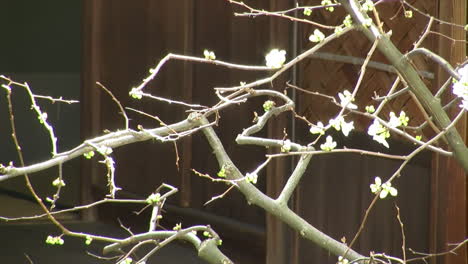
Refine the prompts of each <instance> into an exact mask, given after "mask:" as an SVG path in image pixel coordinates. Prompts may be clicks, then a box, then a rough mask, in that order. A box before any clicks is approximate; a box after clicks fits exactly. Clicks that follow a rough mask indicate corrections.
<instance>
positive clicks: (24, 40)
mask: <svg viewBox="0 0 468 264" xmlns="http://www.w3.org/2000/svg"><path fill="white" fill-rule="evenodd" d="M0 6H1V7H0V28H1V34H0V72H78V71H80V34H81V32H80V19H81V17H80V16H81V1H79V0H67V1H63V0H41V1H30V0H9V1H5V0H3V1H0Z"/></svg>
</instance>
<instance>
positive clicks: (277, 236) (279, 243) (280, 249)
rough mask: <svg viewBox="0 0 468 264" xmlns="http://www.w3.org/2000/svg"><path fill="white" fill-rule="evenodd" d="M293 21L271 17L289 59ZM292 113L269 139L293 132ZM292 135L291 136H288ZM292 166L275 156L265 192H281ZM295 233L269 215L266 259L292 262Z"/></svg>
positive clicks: (274, 44)
mask: <svg viewBox="0 0 468 264" xmlns="http://www.w3.org/2000/svg"><path fill="white" fill-rule="evenodd" d="M293 2H294V1H277V0H270V1H269V6H268V8H269V10H286V9H288V8H289V7H290V6H293V5H294V3H293ZM291 25H292V24H291V22H290V21H286V20H284V19H277V18H270V27H269V32H270V37H269V41H270V45H271V48H279V49H284V50H286V51H287V59H288V60H289V59H291V57H290V56H291V55H290V54H291V53H290V51H291V47H290V44H291V40H290V38H291V37H292V36H293V35H292V32H291V29H292V28H291ZM287 78H289V77H288V75H283V76H282V77H280V78H279V79H277V80H275V81H274V83H273V84H277V85H276V86H274V89H277V90H279V91H282V90H283V89H284V86H283V84H282V83H281V82H283V83H284V82H285V81H286V80H287ZM289 118H291V116H290V113H287V114H282V115H280V116H278V117H276V118H275V119H274V120H272V121H270V122H269V124H268V137H269V138H277V139H278V138H283V137H284V136H285V135H284V129H286V131H287V133H288V134H290V133H291V123H290V119H289ZM291 137H293V136H292V135H288V138H291ZM291 171H292V170H291V166H290V160H289V159H276V160H273V161H272V162H270V165H268V167H267V175H268V181H267V190H266V193H267V195H268V196H270V197H272V198H276V197H277V196H278V195H279V193H280V191H281V190H282V189H283V186H284V185H285V183H286V181H287V176H288V175H289V174H290V173H291ZM293 199H294V198H293ZM293 238H294V236H293V233H292V232H291V231H290V229H287V227H286V225H285V224H284V223H282V222H281V221H280V220H278V219H276V218H275V217H273V216H271V215H269V214H267V215H266V262H265V263H269V264H270V263H271V264H283V263H292V262H291V261H292V259H291V258H292V253H293V245H292V244H291V243H292V242H293V241H294V240H293Z"/></svg>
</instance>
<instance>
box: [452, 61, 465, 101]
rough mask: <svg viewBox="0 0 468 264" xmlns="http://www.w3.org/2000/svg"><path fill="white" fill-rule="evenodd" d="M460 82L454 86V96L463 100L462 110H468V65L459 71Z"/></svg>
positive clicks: (456, 82)
mask: <svg viewBox="0 0 468 264" xmlns="http://www.w3.org/2000/svg"><path fill="white" fill-rule="evenodd" d="M458 74H460V80H459V81H455V83H454V84H453V94H455V95H456V96H458V97H460V98H461V99H462V103H461V105H460V107H461V108H463V109H465V110H468V64H466V65H465V66H463V67H462V68H460V69H459V70H458Z"/></svg>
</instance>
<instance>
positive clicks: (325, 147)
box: [320, 136, 336, 151]
mask: <svg viewBox="0 0 468 264" xmlns="http://www.w3.org/2000/svg"><path fill="white" fill-rule="evenodd" d="M334 148H336V142H335V141H333V138H332V137H331V136H327V139H326V140H325V143H323V144H322V145H320V149H322V150H324V151H331V150H333V149H334Z"/></svg>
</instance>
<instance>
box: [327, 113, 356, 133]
mask: <svg viewBox="0 0 468 264" xmlns="http://www.w3.org/2000/svg"><path fill="white" fill-rule="evenodd" d="M329 123H330V125H331V126H332V127H333V128H335V129H336V131H340V130H341V132H342V133H343V135H345V136H348V135H349V132H351V130H353V129H354V121H351V122H346V121H345V120H344V118H343V117H342V116H339V117H337V118H335V119H330V121H329Z"/></svg>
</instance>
